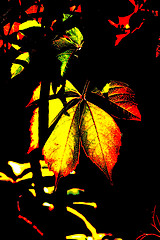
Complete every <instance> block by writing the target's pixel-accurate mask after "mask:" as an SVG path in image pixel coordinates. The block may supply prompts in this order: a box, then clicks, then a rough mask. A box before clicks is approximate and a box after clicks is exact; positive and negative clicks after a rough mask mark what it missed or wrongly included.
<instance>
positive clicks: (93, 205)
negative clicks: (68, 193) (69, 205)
mask: <svg viewBox="0 0 160 240" xmlns="http://www.w3.org/2000/svg"><path fill="white" fill-rule="evenodd" d="M73 204H74V205H86V206H91V207H94V208H97V204H96V203H95V202H73Z"/></svg>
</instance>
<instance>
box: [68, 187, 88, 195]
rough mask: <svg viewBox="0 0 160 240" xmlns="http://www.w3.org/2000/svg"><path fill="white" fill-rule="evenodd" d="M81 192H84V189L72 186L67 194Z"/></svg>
mask: <svg viewBox="0 0 160 240" xmlns="http://www.w3.org/2000/svg"><path fill="white" fill-rule="evenodd" d="M81 192H84V189H80V188H71V189H69V190H67V195H79V194H80V193H81Z"/></svg>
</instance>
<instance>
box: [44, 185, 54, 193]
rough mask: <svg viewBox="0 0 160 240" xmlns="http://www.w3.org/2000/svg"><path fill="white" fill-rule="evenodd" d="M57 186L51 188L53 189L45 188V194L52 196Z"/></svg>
mask: <svg viewBox="0 0 160 240" xmlns="http://www.w3.org/2000/svg"><path fill="white" fill-rule="evenodd" d="M54 189H55V186H51V187H44V188H43V190H44V192H45V193H47V194H52V193H53V192H54Z"/></svg>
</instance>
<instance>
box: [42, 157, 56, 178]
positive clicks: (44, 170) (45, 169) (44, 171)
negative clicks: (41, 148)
mask: <svg viewBox="0 0 160 240" xmlns="http://www.w3.org/2000/svg"><path fill="white" fill-rule="evenodd" d="M39 163H40V165H41V174H42V177H49V176H50V177H52V176H54V173H53V172H52V171H50V170H49V169H48V165H47V164H46V163H45V161H44V160H40V161H39Z"/></svg>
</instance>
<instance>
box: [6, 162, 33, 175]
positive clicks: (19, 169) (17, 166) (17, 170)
mask: <svg viewBox="0 0 160 240" xmlns="http://www.w3.org/2000/svg"><path fill="white" fill-rule="evenodd" d="M8 165H10V166H11V168H12V170H13V172H14V174H15V175H16V176H19V175H21V174H22V173H23V171H24V170H25V169H29V168H31V164H30V163H17V162H12V161H9V162H8Z"/></svg>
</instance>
